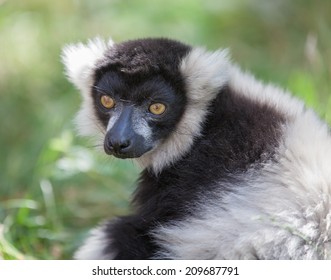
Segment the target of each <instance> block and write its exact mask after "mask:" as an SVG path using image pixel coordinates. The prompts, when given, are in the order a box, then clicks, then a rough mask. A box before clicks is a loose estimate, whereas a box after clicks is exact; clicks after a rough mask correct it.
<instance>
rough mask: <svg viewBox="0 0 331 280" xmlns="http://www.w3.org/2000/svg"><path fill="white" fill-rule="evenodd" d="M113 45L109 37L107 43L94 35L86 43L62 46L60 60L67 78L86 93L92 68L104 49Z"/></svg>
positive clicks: (90, 79)
mask: <svg viewBox="0 0 331 280" xmlns="http://www.w3.org/2000/svg"><path fill="white" fill-rule="evenodd" d="M112 45H113V41H112V40H111V39H110V40H109V41H108V42H107V43H106V42H105V41H104V40H103V39H101V38H99V37H96V38H94V39H91V40H89V41H88V42H87V44H83V43H77V44H69V45H66V46H65V47H64V48H63V51H62V62H63V64H64V65H65V69H66V74H67V76H68V79H69V80H70V81H71V82H72V83H73V84H74V85H75V86H76V87H77V88H78V89H80V90H81V91H82V93H83V94H86V93H87V92H88V91H89V89H90V87H91V83H92V75H93V70H94V67H95V65H96V62H97V61H98V60H99V59H102V57H103V56H104V53H105V51H106V50H107V49H108V48H109V47H111V46H112Z"/></svg>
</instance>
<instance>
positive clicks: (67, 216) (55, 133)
mask: <svg viewBox="0 0 331 280" xmlns="http://www.w3.org/2000/svg"><path fill="white" fill-rule="evenodd" d="M330 13H331V1H326V0H291V1H287V0H277V1H272V0H268V1H257V0H241V1H240V0H238V1H236V0H197V1H194V0H192V1H189V0H187V1H185V0H167V1H161V0H152V1H144V0H131V1H130V0H122V1H120V0H108V1H106V0H96V1H88V0H57V1H44V0H27V1H19V0H7V1H6V0H0V121H1V125H0V258H3V259H31V258H32V259H68V258H71V256H72V253H73V251H74V250H75V248H76V247H77V246H78V245H79V244H80V242H81V241H82V240H83V238H84V237H85V236H86V234H87V231H88V229H90V228H91V227H93V226H95V225H96V224H98V223H99V222H101V221H103V220H104V219H107V218H111V217H113V216H115V215H123V214H126V213H128V211H129V205H128V200H129V198H130V195H131V193H132V191H133V190H134V180H135V178H136V177H137V174H138V172H139V170H138V168H137V167H136V166H135V164H134V163H133V162H131V161H118V160H115V159H111V158H109V157H107V156H105V155H103V153H102V152H100V151H99V152H98V151H95V149H94V148H93V143H91V142H90V141H88V140H86V139H81V138H78V137H76V136H75V129H74V126H73V123H72V119H73V117H74V114H75V112H76V111H77V110H78V108H79V104H80V96H79V94H78V92H77V90H75V89H74V87H73V86H72V85H70V84H69V83H68V82H67V81H66V79H65V77H64V75H63V66H62V65H61V63H60V52H61V48H62V47H63V45H64V44H66V43H69V42H77V41H80V40H82V41H86V40H87V39H88V38H90V37H94V36H96V35H101V36H104V37H109V36H111V37H112V38H113V39H114V40H115V41H121V40H127V39H133V38H137V37H150V36H164V37H170V38H174V39H179V40H182V41H184V42H186V43H189V44H193V45H204V46H206V47H207V48H209V49H217V48H221V47H226V48H230V49H231V53H232V57H233V60H234V61H236V62H238V63H239V64H240V65H242V67H243V68H244V69H246V70H249V71H251V72H253V73H254V74H255V75H256V76H257V77H258V78H259V79H262V80H264V81H266V82H274V83H276V84H278V85H280V86H282V87H284V88H287V89H289V90H291V91H292V92H293V93H294V94H295V95H297V96H299V97H300V98H302V99H303V100H305V101H306V103H307V106H309V107H312V108H314V109H315V110H316V111H317V112H318V113H319V114H320V116H321V118H323V119H326V120H327V121H328V122H329V123H331V91H330V89H331V87H330V84H331V16H330Z"/></svg>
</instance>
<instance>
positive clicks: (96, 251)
mask: <svg viewBox="0 0 331 280" xmlns="http://www.w3.org/2000/svg"><path fill="white" fill-rule="evenodd" d="M109 243H110V240H109V237H108V236H107V234H106V232H105V226H99V227H97V228H95V229H93V230H91V232H90V235H89V237H88V238H87V239H86V240H85V242H84V244H83V245H82V246H81V247H80V248H79V250H78V251H77V252H76V253H75V255H74V258H75V259H77V260H106V259H108V260H109V259H113V258H114V255H113V254H105V253H104V252H103V250H104V249H105V247H106V246H107V245H108V244H109Z"/></svg>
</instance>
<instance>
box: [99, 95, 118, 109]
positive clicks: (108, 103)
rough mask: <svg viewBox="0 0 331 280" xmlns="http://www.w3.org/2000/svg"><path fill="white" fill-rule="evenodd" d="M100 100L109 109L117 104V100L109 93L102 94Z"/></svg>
mask: <svg viewBox="0 0 331 280" xmlns="http://www.w3.org/2000/svg"><path fill="white" fill-rule="evenodd" d="M100 102H101V104H102V106H103V107H105V108H107V109H111V108H113V107H114V106H115V100H114V99H113V98H111V97H109V96H108V95H102V96H101V98H100Z"/></svg>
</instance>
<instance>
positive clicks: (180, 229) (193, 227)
mask: <svg viewBox="0 0 331 280" xmlns="http://www.w3.org/2000/svg"><path fill="white" fill-rule="evenodd" d="M232 71H233V72H232ZM230 87H232V88H233V89H235V90H236V92H237V94H241V95H245V96H246V97H247V98H249V99H252V100H255V101H257V102H259V103H263V104H268V105H270V106H271V107H272V108H276V109H277V110H278V111H279V112H281V113H283V114H284V115H285V116H286V117H287V123H286V126H284V127H283V137H282V139H281V143H280V146H279V148H278V150H277V151H276V161H271V162H269V163H267V164H265V166H264V168H263V169H262V171H259V172H257V171H254V170H253V169H252V170H251V171H248V172H246V173H245V174H242V180H241V183H240V184H239V185H238V186H236V187H235V188H236V190H237V191H236V192H231V193H229V194H227V196H225V197H223V198H222V199H221V198H220V194H217V193H215V194H214V199H209V200H206V199H205V198H202V199H201V201H202V203H201V205H200V206H198V208H197V210H196V213H197V214H196V215H195V216H194V217H190V218H188V219H187V220H184V221H181V222H177V223H176V224H173V225H171V224H170V225H168V226H163V227H160V228H158V229H157V230H156V231H155V232H154V234H155V237H156V240H158V242H160V243H161V244H162V246H163V249H164V250H163V253H161V254H160V255H159V257H160V258H164V257H167V258H175V259H252V258H263V259H331V169H330V168H331V136H330V132H329V130H328V127H327V125H326V124H324V123H322V122H321V121H320V120H319V119H318V118H317V116H316V115H315V114H314V113H313V112H312V111H311V110H304V106H303V103H302V102H300V101H298V100H296V99H294V98H292V97H290V96H289V95H288V94H287V93H286V92H283V91H282V90H280V89H278V88H276V87H273V86H269V85H267V86H264V85H263V84H262V83H260V82H257V81H256V80H255V79H254V78H253V77H251V76H250V75H247V74H244V73H241V72H240V70H239V69H238V68H233V70H231V75H230ZM219 184H222V182H219ZM231 189H233V186H231ZM220 201H222V202H220Z"/></svg>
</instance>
